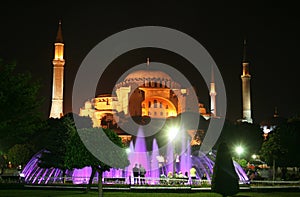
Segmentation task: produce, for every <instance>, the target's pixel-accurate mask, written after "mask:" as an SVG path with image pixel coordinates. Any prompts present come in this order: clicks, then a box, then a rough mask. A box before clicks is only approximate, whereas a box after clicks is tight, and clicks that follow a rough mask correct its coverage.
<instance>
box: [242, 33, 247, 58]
mask: <svg viewBox="0 0 300 197" xmlns="http://www.w3.org/2000/svg"><path fill="white" fill-rule="evenodd" d="M243 62H247V40H246V38H245V39H244V51H243Z"/></svg>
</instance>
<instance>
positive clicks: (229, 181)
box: [211, 142, 239, 197]
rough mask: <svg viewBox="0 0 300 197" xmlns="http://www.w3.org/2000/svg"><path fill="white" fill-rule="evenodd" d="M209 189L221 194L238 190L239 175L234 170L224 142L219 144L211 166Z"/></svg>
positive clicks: (228, 193) (235, 192)
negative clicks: (212, 166) (211, 174)
mask: <svg viewBox="0 0 300 197" xmlns="http://www.w3.org/2000/svg"><path fill="white" fill-rule="evenodd" d="M211 190H212V191H213V192H216V193H219V194H221V195H222V196H224V197H225V196H232V195H235V194H237V193H238V192H239V177H238V175H237V173H236V171H235V168H234V165H233V161H232V158H231V154H230V151H229V149H228V146H227V144H226V143H225V142H222V143H220V144H219V146H218V149H217V155H216V161H215V165H214V168H213V176H212V182H211Z"/></svg>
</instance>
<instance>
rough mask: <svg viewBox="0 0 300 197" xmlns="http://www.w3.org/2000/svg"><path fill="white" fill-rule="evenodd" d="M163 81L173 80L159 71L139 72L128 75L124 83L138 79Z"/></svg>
mask: <svg viewBox="0 0 300 197" xmlns="http://www.w3.org/2000/svg"><path fill="white" fill-rule="evenodd" d="M153 78H156V79H163V80H172V78H171V77H170V75H168V74H166V73H165V72H162V71H159V70H138V71H134V72H132V73H130V74H128V75H127V77H126V78H125V79H124V81H129V80H133V79H134V80H136V79H153Z"/></svg>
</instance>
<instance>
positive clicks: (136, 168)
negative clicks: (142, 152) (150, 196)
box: [132, 163, 140, 184]
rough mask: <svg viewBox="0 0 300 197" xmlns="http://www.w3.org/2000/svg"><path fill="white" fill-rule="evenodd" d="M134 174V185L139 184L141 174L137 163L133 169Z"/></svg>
mask: <svg viewBox="0 0 300 197" xmlns="http://www.w3.org/2000/svg"><path fill="white" fill-rule="evenodd" d="M132 172H133V178H134V181H133V183H134V184H139V174H140V173H139V172H140V169H139V167H138V164H137V163H136V164H135V166H134V167H133V168H132Z"/></svg>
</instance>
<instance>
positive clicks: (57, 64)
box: [50, 21, 65, 118]
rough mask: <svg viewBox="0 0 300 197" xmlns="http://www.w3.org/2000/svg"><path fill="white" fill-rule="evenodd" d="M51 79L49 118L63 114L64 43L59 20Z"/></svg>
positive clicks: (59, 116)
mask: <svg viewBox="0 0 300 197" xmlns="http://www.w3.org/2000/svg"><path fill="white" fill-rule="evenodd" d="M52 63H53V81H52V104H51V111H50V118H61V117H62V116H63V89H64V65H65V60H64V43H63V39H62V31H61V21H59V24H58V31H57V36H56V41H55V43H54V58H53V61H52Z"/></svg>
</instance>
